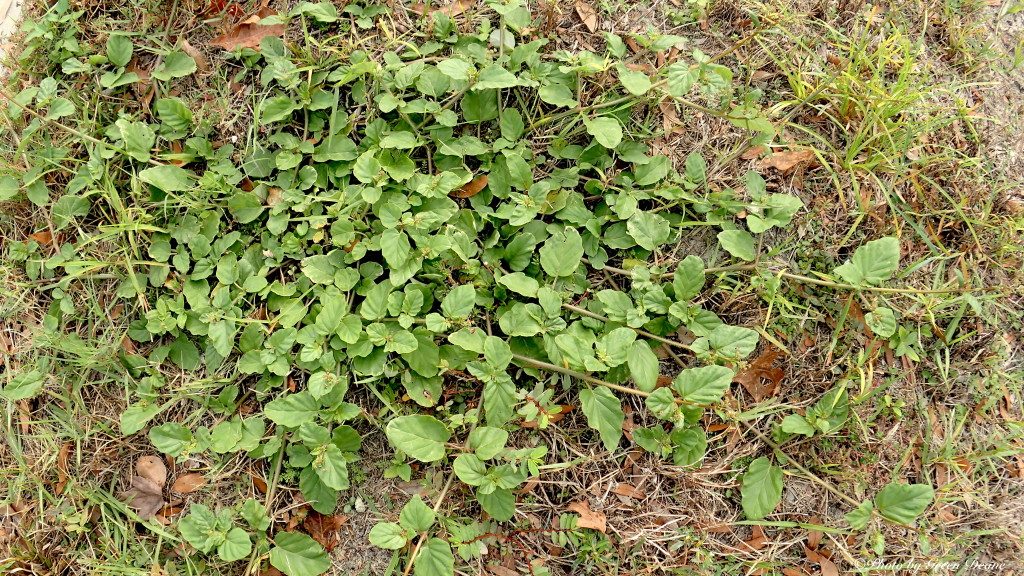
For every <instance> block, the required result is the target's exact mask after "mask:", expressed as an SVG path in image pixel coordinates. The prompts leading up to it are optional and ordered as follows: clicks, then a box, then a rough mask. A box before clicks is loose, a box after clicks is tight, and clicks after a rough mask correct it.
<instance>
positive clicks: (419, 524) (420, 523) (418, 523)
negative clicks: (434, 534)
mask: <svg viewBox="0 0 1024 576" xmlns="http://www.w3.org/2000/svg"><path fill="white" fill-rule="evenodd" d="M434 520H435V514H434V510H433V509H431V508H430V507H429V506H427V504H426V503H425V502H424V501H423V498H421V497H420V495H419V494H417V495H415V496H413V497H412V498H411V499H410V500H409V501H408V502H406V503H405V506H404V507H402V512H401V514H399V516H398V523H399V524H401V525H402V527H403V528H405V529H406V530H409V531H411V532H415V533H417V534H419V533H420V532H426V531H427V530H429V529H430V527H431V526H433V525H434Z"/></svg>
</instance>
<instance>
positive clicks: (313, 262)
mask: <svg viewBox="0 0 1024 576" xmlns="http://www.w3.org/2000/svg"><path fill="white" fill-rule="evenodd" d="M299 268H301V269H302V273H303V274H305V276H306V278H309V279H310V281H311V282H313V283H315V284H334V264H333V263H331V258H330V256H327V255H325V254H316V255H314V256H307V257H305V258H303V259H302V261H301V262H300V263H299Z"/></svg>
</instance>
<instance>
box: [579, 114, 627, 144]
mask: <svg viewBox="0 0 1024 576" xmlns="http://www.w3.org/2000/svg"><path fill="white" fill-rule="evenodd" d="M583 123H584V124H585V125H586V127H587V133H588V134H590V135H591V136H593V137H594V140H597V143H598V144H600V145H601V146H604V147H605V148H609V149H611V148H615V147H616V146H618V145H619V143H620V142H622V126H621V125H620V124H619V121H618V120H616V119H615V118H609V117H607V116H601V117H598V118H593V119H589V118H584V120H583Z"/></svg>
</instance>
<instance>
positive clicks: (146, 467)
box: [135, 456, 167, 490]
mask: <svg viewBox="0 0 1024 576" xmlns="http://www.w3.org/2000/svg"><path fill="white" fill-rule="evenodd" d="M135 473H136V474H138V475H139V476H140V477H142V478H144V479H146V480H149V481H150V482H152V483H153V484H154V485H155V486H157V487H158V488H160V489H161V490H162V489H163V487H164V485H165V484H167V466H164V461H163V460H161V459H160V457H158V456H143V457H142V458H139V460H138V462H136V463H135Z"/></svg>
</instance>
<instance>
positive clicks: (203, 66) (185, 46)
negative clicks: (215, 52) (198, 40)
mask: <svg viewBox="0 0 1024 576" xmlns="http://www.w3.org/2000/svg"><path fill="white" fill-rule="evenodd" d="M181 51H182V52H184V53H185V54H188V55H189V56H191V57H192V59H193V60H195V61H196V69H198V70H199V71H200V72H209V71H210V61H209V60H207V59H206V56H205V55H204V54H203V53H202V52H200V51H199V50H198V49H197V48H196V47H195V46H193V45H191V44H189V42H188V40H182V41H181Z"/></svg>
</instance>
